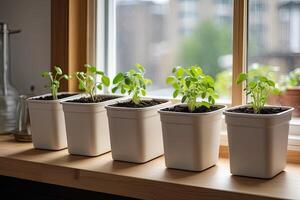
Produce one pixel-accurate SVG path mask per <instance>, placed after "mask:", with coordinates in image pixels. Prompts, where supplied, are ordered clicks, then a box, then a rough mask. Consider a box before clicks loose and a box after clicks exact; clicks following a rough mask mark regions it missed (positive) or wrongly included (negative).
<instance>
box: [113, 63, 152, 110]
mask: <svg viewBox="0 0 300 200" xmlns="http://www.w3.org/2000/svg"><path fill="white" fill-rule="evenodd" d="M135 67H136V68H137V70H135V69H130V70H129V71H128V72H125V73H118V74H117V75H116V76H115V78H114V80H113V84H114V85H116V86H115V87H114V88H113V89H112V92H113V93H115V92H116V91H117V90H120V91H121V93H122V94H125V93H126V92H127V93H128V95H132V102H133V103H135V104H139V103H140V101H141V96H146V87H147V85H148V84H152V81H151V80H150V79H147V78H144V75H145V68H144V67H143V66H142V65H141V64H136V65H135Z"/></svg>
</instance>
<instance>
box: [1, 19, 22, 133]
mask: <svg viewBox="0 0 300 200" xmlns="http://www.w3.org/2000/svg"><path fill="white" fill-rule="evenodd" d="M19 32H20V31H19V30H16V31H12V30H9V29H8V25H7V24H5V23H0V134H6V133H10V132H13V131H14V130H15V129H16V120H17V117H16V114H17V104H18V98H19V95H18V92H17V90H16V89H15V88H14V87H13V86H12V84H11V80H10V63H9V59H10V55H9V54H10V52H9V51H10V50H9V38H10V35H11V34H14V33H19Z"/></svg>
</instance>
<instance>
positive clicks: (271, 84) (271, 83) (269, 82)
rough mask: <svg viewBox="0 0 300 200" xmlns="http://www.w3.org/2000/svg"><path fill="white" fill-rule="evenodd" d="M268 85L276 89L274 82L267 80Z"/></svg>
mask: <svg viewBox="0 0 300 200" xmlns="http://www.w3.org/2000/svg"><path fill="white" fill-rule="evenodd" d="M267 83H268V85H269V86H271V87H274V86H275V83H274V81H271V80H267Z"/></svg>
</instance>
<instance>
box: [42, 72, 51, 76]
mask: <svg viewBox="0 0 300 200" xmlns="http://www.w3.org/2000/svg"><path fill="white" fill-rule="evenodd" d="M49 75H50V74H49V72H43V73H42V77H47V76H49Z"/></svg>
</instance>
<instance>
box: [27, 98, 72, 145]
mask: <svg viewBox="0 0 300 200" xmlns="http://www.w3.org/2000/svg"><path fill="white" fill-rule="evenodd" d="M59 94H64V93H59ZM49 95H51V94H46V95H41V96H36V97H31V98H29V99H27V103H28V107H29V117H30V126H31V133H32V142H33V146H34V148H37V149H47V150H60V149H65V148H66V147H67V139H66V127H65V117H64V113H63V110H62V106H61V104H60V101H62V100H64V99H59V100H34V99H35V98H39V97H43V96H49ZM76 96H77V95H74V96H71V97H67V98H65V99H72V98H75V97H76Z"/></svg>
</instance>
